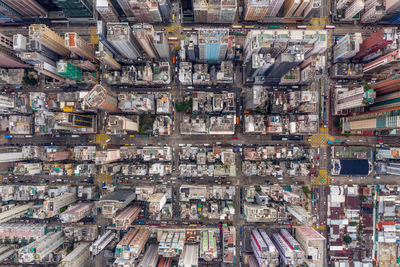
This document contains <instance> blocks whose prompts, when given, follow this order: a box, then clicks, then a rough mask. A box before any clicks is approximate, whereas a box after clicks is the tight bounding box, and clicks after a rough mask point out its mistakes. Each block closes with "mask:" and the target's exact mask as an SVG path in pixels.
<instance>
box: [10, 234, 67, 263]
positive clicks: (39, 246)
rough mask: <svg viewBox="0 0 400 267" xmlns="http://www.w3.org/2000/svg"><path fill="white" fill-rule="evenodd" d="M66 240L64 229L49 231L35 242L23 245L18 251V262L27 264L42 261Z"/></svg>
mask: <svg viewBox="0 0 400 267" xmlns="http://www.w3.org/2000/svg"><path fill="white" fill-rule="evenodd" d="M64 242H65V237H64V234H63V232H62V231H58V232H49V233H48V234H46V235H44V236H41V237H40V238H38V239H37V240H35V241H34V242H32V243H30V244H28V245H26V246H24V247H21V248H20V249H19V250H18V251H17V253H18V262H19V263H24V264H27V263H34V262H35V261H42V260H43V259H44V258H46V256H48V255H49V254H51V253H52V252H53V251H54V250H56V249H57V248H58V247H59V246H61V245H62V244H63V243H64Z"/></svg>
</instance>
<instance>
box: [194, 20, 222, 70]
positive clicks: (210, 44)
mask: <svg viewBox="0 0 400 267" xmlns="http://www.w3.org/2000/svg"><path fill="white" fill-rule="evenodd" d="M198 36H199V37H198V40H199V60H200V61H201V62H206V63H211V62H221V61H223V60H224V59H225V58H226V54H227V50H228V46H229V38H228V37H229V30H228V29H225V28H219V29H218V28H217V29H215V28H214V29H211V28H210V29H208V28H207V29H206V28H201V29H199V30H198Z"/></svg>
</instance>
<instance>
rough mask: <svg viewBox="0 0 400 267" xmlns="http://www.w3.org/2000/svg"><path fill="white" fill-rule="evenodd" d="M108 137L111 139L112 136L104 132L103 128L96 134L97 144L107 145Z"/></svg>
mask: <svg viewBox="0 0 400 267" xmlns="http://www.w3.org/2000/svg"><path fill="white" fill-rule="evenodd" d="M108 139H110V136H109V135H108V134H106V133H104V132H103V131H102V130H100V133H99V134H96V144H98V145H100V146H106V145H107V140H108Z"/></svg>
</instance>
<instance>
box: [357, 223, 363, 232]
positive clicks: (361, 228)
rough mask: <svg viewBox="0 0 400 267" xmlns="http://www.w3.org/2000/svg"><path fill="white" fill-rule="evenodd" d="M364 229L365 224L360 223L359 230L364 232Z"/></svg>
mask: <svg viewBox="0 0 400 267" xmlns="http://www.w3.org/2000/svg"><path fill="white" fill-rule="evenodd" d="M363 230H364V226H363V225H362V224H361V223H360V224H359V225H358V231H359V232H362V231H363Z"/></svg>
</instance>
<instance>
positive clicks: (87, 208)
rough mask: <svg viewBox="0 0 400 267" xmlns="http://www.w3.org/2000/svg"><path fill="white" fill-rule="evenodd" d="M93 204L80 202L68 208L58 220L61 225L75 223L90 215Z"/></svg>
mask: <svg viewBox="0 0 400 267" xmlns="http://www.w3.org/2000/svg"><path fill="white" fill-rule="evenodd" d="M93 205H94V204H93V202H81V203H79V204H77V205H73V206H71V207H69V208H68V209H67V210H66V211H64V212H63V213H61V214H60V216H59V218H60V220H61V221H62V222H63V223H71V222H77V221H79V220H81V219H83V218H85V217H86V216H89V215H91V214H92V211H93Z"/></svg>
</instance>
